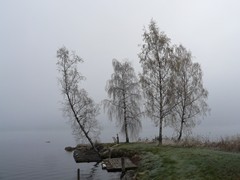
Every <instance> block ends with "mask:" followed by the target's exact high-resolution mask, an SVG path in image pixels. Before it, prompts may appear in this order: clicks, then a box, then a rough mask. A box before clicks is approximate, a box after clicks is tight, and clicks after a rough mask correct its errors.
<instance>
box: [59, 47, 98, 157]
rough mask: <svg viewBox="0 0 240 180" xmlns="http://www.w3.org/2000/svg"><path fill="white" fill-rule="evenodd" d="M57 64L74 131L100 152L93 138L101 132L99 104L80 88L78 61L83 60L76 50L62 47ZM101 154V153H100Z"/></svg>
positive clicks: (65, 103)
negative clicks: (98, 120) (98, 119)
mask: <svg viewBox="0 0 240 180" xmlns="http://www.w3.org/2000/svg"><path fill="white" fill-rule="evenodd" d="M57 58H58V62H57V66H58V71H59V73H60V78H59V82H60V85H61V91H62V94H63V96H64V101H63V104H64V112H65V113H66V115H67V116H68V117H69V118H70V120H72V127H73V130H74V133H75V135H76V133H78V134H77V136H78V137H80V138H82V139H87V141H88V142H89V143H90V144H91V146H92V147H93V149H94V150H95V151H96V152H97V153H98V155H99V152H98V150H97V149H96V147H95V145H94V143H93V138H95V137H96V135H98V133H99V125H98V122H97V120H96V116H97V115H98V113H99V106H98V105H96V104H95V103H94V101H93V100H92V99H91V98H90V97H88V94H87V92H86V91H85V90H84V89H80V88H79V83H80V81H81V80H83V79H84V76H82V75H81V74H80V73H79V72H78V70H77V65H78V63H81V62H83V60H82V59H81V58H80V57H79V56H77V55H76V54H75V53H74V52H72V53H69V51H68V50H67V49H66V48H65V47H62V48H60V49H59V50H58V51H57ZM99 156H100V155H99Z"/></svg>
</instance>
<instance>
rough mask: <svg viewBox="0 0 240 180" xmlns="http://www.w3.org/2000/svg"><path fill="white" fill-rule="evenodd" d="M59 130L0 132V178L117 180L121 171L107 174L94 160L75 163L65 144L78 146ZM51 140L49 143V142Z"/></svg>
mask: <svg viewBox="0 0 240 180" xmlns="http://www.w3.org/2000/svg"><path fill="white" fill-rule="evenodd" d="M70 139H72V137H70V135H69V134H67V133H66V132H65V133H64V132H60V131H52V132H48V131H42V132H40V131H36V132H34V131H28V132H23V131H18V132H16V131H15V132H14V131H1V132H0V180H33V179H34V180H54V179H60V180H61V179H63V180H68V179H69V180H76V179H77V169H78V168H80V175H81V177H80V179H81V180H82V179H87V180H108V179H109V180H114V179H120V173H108V172H107V171H105V170H102V169H101V166H100V165H95V163H81V164H76V163H75V161H74V159H73V156H72V153H69V152H66V151H65V150H64V147H66V146H69V145H75V143H74V142H73V140H70ZM47 141H50V143H47Z"/></svg>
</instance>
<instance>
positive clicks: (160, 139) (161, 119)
mask: <svg viewBox="0 0 240 180" xmlns="http://www.w3.org/2000/svg"><path fill="white" fill-rule="evenodd" d="M162 122H163V118H162V116H160V123H159V136H158V145H159V146H160V145H162Z"/></svg>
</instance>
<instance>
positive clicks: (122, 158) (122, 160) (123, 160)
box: [121, 157, 125, 173]
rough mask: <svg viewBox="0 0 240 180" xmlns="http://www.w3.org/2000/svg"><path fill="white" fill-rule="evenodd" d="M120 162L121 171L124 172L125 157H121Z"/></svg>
mask: <svg viewBox="0 0 240 180" xmlns="http://www.w3.org/2000/svg"><path fill="white" fill-rule="evenodd" d="M121 164H122V172H123V173H124V172H125V158H124V157H121Z"/></svg>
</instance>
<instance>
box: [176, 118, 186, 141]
mask: <svg viewBox="0 0 240 180" xmlns="http://www.w3.org/2000/svg"><path fill="white" fill-rule="evenodd" d="M183 122H184V121H183V120H181V125H180V131H179V136H178V139H177V141H180V140H181V138H182V131H183Z"/></svg>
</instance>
